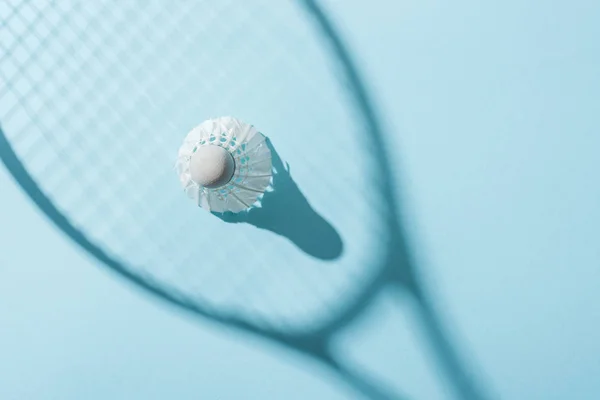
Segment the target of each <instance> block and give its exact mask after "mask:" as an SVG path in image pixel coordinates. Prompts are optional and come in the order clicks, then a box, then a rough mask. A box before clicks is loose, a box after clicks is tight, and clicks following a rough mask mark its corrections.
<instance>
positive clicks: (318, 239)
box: [213, 139, 344, 260]
mask: <svg viewBox="0 0 600 400" xmlns="http://www.w3.org/2000/svg"><path fill="white" fill-rule="evenodd" d="M266 143H267V146H268V147H269V150H270V151H271V158H272V162H273V169H274V172H273V183H272V185H271V186H272V189H273V190H271V191H268V192H266V193H265V194H264V196H263V198H262V200H261V206H260V207H254V208H251V209H250V210H249V211H245V212H241V213H232V212H225V213H213V214H214V215H215V216H216V217H218V218H220V219H221V220H223V221H225V222H227V223H248V224H250V225H254V226H256V227H257V228H260V229H266V230H269V231H271V232H273V233H276V234H278V235H281V236H284V237H286V238H287V239H289V240H290V241H291V242H293V243H294V244H295V245H296V246H298V248H299V249H301V250H302V251H304V252H305V253H307V254H309V255H311V256H313V257H316V258H319V259H322V260H334V259H336V258H338V257H339V256H340V255H341V254H342V251H343V247H344V245H343V242H342V238H341V236H340V234H339V233H338V232H337V230H336V229H335V228H334V227H333V226H332V225H331V224H330V223H329V222H328V221H327V220H325V218H323V217H322V216H321V215H319V214H318V213H317V212H316V211H315V210H314V209H313V208H312V206H311V205H310V203H309V202H308V200H307V199H306V197H305V196H304V194H303V193H302V191H301V190H300V188H299V187H298V185H297V184H296V182H295V181H294V180H293V179H292V176H291V174H290V167H289V165H288V164H286V165H285V166H284V164H283V162H282V161H281V157H280V156H279V154H278V153H277V151H276V150H275V147H274V146H273V143H272V142H271V141H270V140H269V139H267V141H266Z"/></svg>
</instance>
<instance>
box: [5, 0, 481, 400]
mask: <svg viewBox="0 0 600 400" xmlns="http://www.w3.org/2000/svg"><path fill="white" fill-rule="evenodd" d="M298 1H299V3H300V5H301V6H303V7H304V8H305V10H306V11H307V14H308V15H309V17H311V20H312V22H313V24H314V25H315V27H316V29H317V31H318V33H320V36H321V38H322V40H323V43H324V45H325V47H327V48H328V49H329V52H330V54H331V55H332V57H333V58H335V60H336V61H337V62H336V67H337V68H338V70H339V74H338V76H339V77H340V79H342V80H343V81H344V83H345V86H346V88H347V90H348V95H349V97H350V98H351V99H352V102H353V103H354V104H353V105H354V109H355V111H356V115H357V118H360V119H361V123H363V124H364V125H365V127H366V131H365V132H364V134H365V135H367V136H368V138H369V139H370V140H369V142H370V149H369V150H366V151H372V152H373V156H374V157H375V159H376V160H377V166H376V172H377V174H376V175H375V176H376V177H378V180H376V181H375V182H374V187H373V190H377V191H380V193H381V196H380V197H381V198H382V199H383V200H384V203H383V204H381V210H380V212H381V213H382V214H383V216H384V221H385V228H386V229H385V230H386V236H385V237H382V238H381V239H382V243H385V245H386V246H385V248H384V249H383V253H382V258H381V259H380V260H381V262H380V263H377V265H373V266H372V267H373V269H376V272H375V273H373V274H372V275H371V277H370V278H369V279H368V280H366V281H365V282H361V290H360V291H359V292H358V293H357V295H356V296H355V297H353V298H351V299H349V300H348V301H347V302H345V303H344V304H341V305H340V306H339V307H338V308H336V309H335V313H334V315H331V317H330V318H328V319H327V321H326V322H325V323H323V324H322V325H319V326H316V327H314V328H313V327H307V329H306V330H305V331H303V330H292V331H290V330H287V329H285V324H282V325H281V326H275V325H261V324H260V323H259V322H260V321H259V322H256V321H253V320H252V319H251V318H245V317H244V316H243V315H241V314H236V313H228V312H220V310H219V309H218V308H214V307H206V306H205V305H204V304H202V303H198V302H197V301H195V298H194V297H193V296H189V295H186V294H185V293H180V292H178V291H176V290H172V288H169V287H165V286H164V285H163V284H162V283H161V282H160V281H158V280H156V279H152V278H150V277H148V276H147V275H144V274H139V273H137V272H136V271H135V269H133V268H130V266H129V265H128V264H127V262H126V260H121V259H117V258H115V257H114V256H113V255H111V253H110V252H109V251H107V250H106V249H104V248H102V247H101V246H100V245H98V244H97V243H95V242H94V241H93V239H91V238H90V237H88V236H87V235H86V233H85V232H83V231H82V230H80V229H79V228H77V227H76V226H75V225H74V224H73V222H72V221H71V219H70V218H69V215H68V214H67V215H65V213H64V210H61V209H59V208H57V206H56V205H55V204H54V203H53V201H52V200H51V198H50V197H49V196H48V195H47V194H46V193H45V192H44V191H43V189H42V188H40V186H39V185H38V183H37V182H36V180H35V179H34V177H33V176H32V175H31V174H30V172H29V171H28V170H27V168H26V166H25V165H24V164H23V162H22V161H21V159H20V158H19V157H18V156H17V155H16V154H15V152H14V150H13V148H12V146H11V144H10V142H9V140H8V139H7V137H6V136H5V135H4V133H3V132H2V131H1V130H0V158H1V159H2V161H3V162H4V164H5V165H6V167H7V168H8V170H9V171H10V172H11V173H12V175H13V176H14V178H15V179H16V181H17V182H18V183H19V184H20V185H21V187H22V188H23V190H24V191H25V192H26V193H27V194H28V195H29V196H30V198H31V199H32V200H33V201H34V202H35V203H36V205H37V206H38V207H39V208H40V210H42V211H43V212H44V213H45V214H46V215H47V216H48V218H49V219H51V220H52V221H53V223H54V224H55V225H56V226H57V227H58V228H60V229H61V230H62V231H63V232H64V233H65V234H66V235H67V236H68V237H70V238H71V239H72V240H73V241H74V242H75V243H77V244H78V245H79V246H81V247H82V248H83V249H84V250H86V251H87V252H89V253H90V254H91V255H92V256H94V257H95V258H96V259H97V260H99V261H100V262H102V263H103V264H105V265H106V266H107V267H109V268H110V269H112V270H114V271H116V272H117V273H119V274H120V275H121V276H122V277H124V278H126V279H129V280H130V281H132V282H134V283H135V284H137V285H138V286H139V287H142V288H144V289H146V290H148V291H149V292H150V293H152V294H154V295H156V296H158V297H160V298H162V299H163V300H166V301H168V302H171V303H173V304H175V305H177V306H179V307H181V308H182V309H185V310H188V311H190V312H192V313H193V314H194V315H195V316H201V317H205V318H208V319H210V320H212V321H215V322H217V323H220V324H223V325H224V326H228V327H234V328H238V329H240V330H242V331H245V332H249V333H253V334H256V335H258V336H261V337H265V338H267V339H271V340H273V341H274V342H277V343H279V344H281V345H283V347H284V348H287V349H290V350H294V351H296V352H298V353H300V354H303V355H306V356H309V357H311V358H313V359H316V360H318V361H321V362H322V363H324V365H326V366H329V367H331V368H332V369H333V370H334V371H335V372H337V373H338V374H339V375H340V376H341V377H342V379H343V380H344V381H345V382H347V383H348V384H349V385H350V386H352V387H353V388H355V389H356V390H358V391H360V392H361V393H362V394H363V395H364V396H365V397H367V398H369V399H372V400H385V399H387V400H390V399H398V398H400V397H399V395H398V394H397V393H395V392H394V391H392V390H390V389H389V388H387V387H386V386H385V385H384V384H382V383H381V382H380V381H376V380H374V379H372V378H371V377H370V376H369V375H368V374H365V373H364V372H363V371H357V370H355V369H351V368H349V367H348V366H346V365H345V363H344V362H343V361H342V360H340V357H339V356H340V354H335V351H334V348H333V347H334V346H332V343H333V342H334V341H335V338H336V336H337V335H338V333H339V332H341V331H342V330H343V329H344V328H346V327H347V326H349V325H351V324H352V322H354V321H356V320H357V319H358V318H359V317H360V316H361V315H362V314H363V312H364V311H365V310H367V309H368V308H369V306H370V305H371V304H372V303H373V302H374V300H375V298H376V297H377V294H378V293H380V292H381V290H382V288H384V287H387V286H393V287H395V288H396V289H398V291H402V292H405V293H408V294H410V295H411V296H412V297H413V298H414V299H415V300H416V303H417V304H418V306H419V309H420V313H419V315H420V316H421V320H422V323H423V327H424V332H425V333H426V335H427V337H428V339H429V342H430V344H431V348H432V349H433V353H434V355H435V356H437V360H438V365H439V367H440V370H441V371H442V372H444V375H445V376H446V377H447V378H448V382H449V384H450V386H451V387H452V388H454V395H455V398H458V399H465V400H483V399H487V398H488V396H487V394H486V391H485V390H484V389H483V387H482V384H481V383H480V382H478V381H477V380H476V378H475V375H474V374H473V368H472V367H470V366H469V365H468V364H467V363H466V362H465V359H464V358H465V357H464V356H463V355H461V354H459V352H458V351H457V350H456V347H455V346H454V345H453V344H452V343H451V341H450V339H449V335H448V333H447V331H446V330H445V328H444V326H443V324H442V323H441V321H442V318H440V316H439V314H438V310H437V309H436V307H435V306H434V305H433V302H432V301H431V298H430V296H429V295H428V294H427V293H426V291H425V286H424V285H423V283H422V282H421V281H420V277H419V273H418V272H419V270H418V268H417V264H416V262H415V259H414V257H413V255H412V252H411V251H410V248H409V246H408V238H407V236H406V233H405V231H404V225H403V223H402V216H401V209H402V204H401V203H400V201H399V199H398V198H397V195H396V193H397V187H396V185H397V181H396V180H395V179H394V178H393V176H392V175H393V174H392V172H391V168H390V160H389V159H388V154H387V152H386V147H385V145H384V143H383V137H384V134H383V129H382V128H381V125H380V119H379V116H378V115H377V113H376V111H375V109H374V107H373V105H372V102H371V99H370V96H369V94H368V92H367V90H366V88H365V86H364V83H363V81H362V79H361V77H360V75H359V73H358V70H357V68H356V67H355V65H354V62H353V60H352V57H351V55H350V52H349V51H348V49H347V48H346V46H345V44H344V43H343V42H342V40H341V39H340V37H339V36H338V35H337V33H336V32H335V30H334V27H333V25H332V23H331V21H330V20H329V19H328V17H327V16H326V15H325V13H324V12H323V11H322V9H321V8H320V7H319V6H318V5H317V4H316V3H315V1H314V0H298ZM272 150H274V149H272ZM273 155H274V166H275V169H276V170H277V171H276V174H275V177H274V179H275V180H276V181H274V186H275V185H279V186H280V187H279V189H278V188H275V189H277V191H278V192H279V193H278V192H277V191H276V192H274V193H271V194H272V196H271V195H269V196H265V198H264V202H265V204H264V210H256V212H255V213H254V214H253V215H252V216H250V213H249V214H248V216H247V218H248V219H247V220H246V222H248V223H251V224H253V225H255V226H257V227H259V228H262V229H268V230H270V231H272V232H275V233H277V234H279V235H282V236H285V237H286V238H288V239H289V240H291V241H292V242H294V243H295V245H296V246H298V247H299V248H301V249H302V250H303V251H305V252H306V253H308V254H311V255H312V256H314V257H317V258H321V259H325V260H327V259H335V258H336V257H339V256H340V255H341V253H342V250H343V244H342V241H341V238H340V235H339V234H338V233H337V232H336V230H335V229H334V228H333V227H332V226H331V225H330V224H329V223H328V222H327V221H325V220H324V219H323V218H322V217H321V216H319V215H318V214H317V213H316V212H315V211H314V210H313V209H312V207H311V206H310V204H309V202H308V201H307V199H306V198H305V197H304V195H303V194H302V193H301V191H300V190H299V188H298V186H297V185H296V184H295V182H294V181H293V179H292V178H291V175H290V174H289V171H288V170H286V169H285V168H284V166H283V163H282V162H281V161H280V160H279V158H278V156H277V153H276V152H275V151H273ZM288 201H290V202H294V203H293V204H294V207H297V209H298V210H296V212H299V215H304V216H305V217H306V218H307V221H305V222H304V223H302V224H301V223H297V222H295V223H291V222H289V221H290V220H289V219H288V222H285V221H286V220H285V218H295V217H293V216H292V215H288V216H287V217H286V215H284V214H283V213H282V212H281V211H278V210H277V209H278V207H282V206H283V204H286V202H288ZM267 202H269V203H270V204H267ZM289 207H290V204H289V203H287V204H286V206H285V208H286V209H289ZM270 208H273V210H271V211H267V210H268V209H270ZM269 213H272V214H269ZM281 219H283V220H281ZM309 233H310V234H311V235H315V237H317V238H319V237H320V241H315V240H314V239H313V238H312V237H309V235H308V234H309ZM322 242H324V243H325V244H322ZM368 267H371V266H368ZM342 356H343V355H342ZM341 358H343V357H341Z"/></svg>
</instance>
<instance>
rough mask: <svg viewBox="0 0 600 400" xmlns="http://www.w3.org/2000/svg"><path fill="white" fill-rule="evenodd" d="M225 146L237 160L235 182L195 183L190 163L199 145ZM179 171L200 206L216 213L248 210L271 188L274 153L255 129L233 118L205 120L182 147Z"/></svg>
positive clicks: (187, 189)
mask: <svg viewBox="0 0 600 400" xmlns="http://www.w3.org/2000/svg"><path fill="white" fill-rule="evenodd" d="M211 145H216V146H221V147H222V148H224V149H226V150H227V151H229V153H230V154H231V155H232V157H233V159H234V161H235V168H234V172H233V175H232V177H231V180H229V182H227V183H226V184H224V185H223V186H221V187H218V188H208V187H204V186H201V185H199V184H198V183H196V182H194V181H193V180H192V177H191V174H190V160H191V159H192V155H193V154H194V153H195V152H196V151H197V149H198V148H199V146H211ZM176 169H177V173H178V175H179V180H180V182H181V185H182V187H183V189H184V191H185V193H186V194H187V196H188V197H189V198H191V199H192V200H193V201H194V202H195V203H196V204H197V205H198V206H200V207H202V208H204V209H206V210H208V211H214V212H220V213H222V212H227V211H230V212H234V213H238V212H240V211H244V210H247V209H248V208H251V207H253V206H255V205H257V204H258V203H259V201H260V199H261V198H262V196H263V194H264V192H265V191H266V190H267V189H268V188H269V186H270V185H271V178H272V164H271V151H270V150H269V147H268V146H267V144H266V138H265V136H263V135H262V134H261V133H260V132H258V131H257V130H256V128H254V126H252V125H249V124H247V123H245V122H242V121H240V120H238V119H236V118H233V117H221V118H215V119H209V120H207V121H204V122H203V123H201V124H200V125H198V126H197V127H195V128H194V129H192V130H191V131H190V132H189V133H188V134H187V136H186V137H185V139H184V141H183V144H182V146H181V147H180V148H179V153H178V156H177V162H176Z"/></svg>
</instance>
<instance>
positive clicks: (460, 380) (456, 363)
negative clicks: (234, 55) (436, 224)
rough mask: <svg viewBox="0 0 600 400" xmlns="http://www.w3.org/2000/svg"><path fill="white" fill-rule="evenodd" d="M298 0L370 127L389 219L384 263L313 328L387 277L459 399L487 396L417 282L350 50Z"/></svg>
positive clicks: (348, 315)
mask: <svg viewBox="0 0 600 400" xmlns="http://www.w3.org/2000/svg"><path fill="white" fill-rule="evenodd" d="M299 2H300V3H301V4H303V5H304V7H305V8H306V10H307V11H308V13H309V14H310V15H311V16H312V17H313V19H314V20H315V22H316V25H317V27H318V28H319V30H320V31H321V34H322V36H323V39H324V41H325V42H326V43H327V44H328V45H329V48H330V50H331V51H332V52H333V53H334V54H335V56H336V57H337V59H338V60H339V65H340V67H341V68H342V69H343V72H344V73H343V74H342V75H343V76H345V77H346V78H347V79H348V81H349V90H351V91H352V92H353V96H352V97H353V98H354V100H355V101H356V106H357V108H359V109H360V110H361V111H362V114H363V115H364V118H365V122H366V124H367V126H368V127H369V129H370V132H369V133H370V138H371V140H372V144H373V147H374V150H373V151H374V152H376V153H377V157H378V160H379V164H378V165H379V173H380V175H379V176H380V177H382V179H381V182H379V190H381V192H382V195H383V197H384V199H385V200H386V202H387V204H388V207H387V209H386V211H388V212H389V218H388V219H387V221H388V224H389V225H388V232H390V238H389V240H390V242H389V245H388V256H387V263H386V265H385V268H384V269H383V272H382V274H381V275H379V276H376V277H375V278H374V279H373V281H372V282H371V283H370V285H369V288H368V289H367V290H366V291H365V292H364V293H363V295H362V296H361V297H360V298H356V299H355V301H354V302H353V303H352V304H348V305H347V309H346V312H342V313H341V315H342V318H340V319H338V320H337V321H335V322H333V323H332V324H330V325H328V326H327V327H326V330H323V331H322V332H320V333H319V334H321V335H327V334H331V333H333V332H334V331H336V330H337V329H340V328H341V327H343V326H344V325H346V324H348V323H349V322H350V320H352V319H353V318H354V316H355V315H356V314H357V313H360V312H361V311H362V310H364V309H365V308H366V307H368V306H369V304H370V303H371V302H372V301H373V299H374V297H375V296H374V293H373V292H374V291H377V287H378V285H379V284H380V283H381V281H382V280H383V281H387V280H391V281H392V282H396V284H397V287H399V288H400V289H402V290H406V291H407V292H409V293H410V294H412V296H413V297H414V298H415V299H416V300H417V302H418V304H419V306H420V311H421V312H420V316H421V319H422V322H423V325H424V327H425V331H426V333H427V335H428V338H429V341H430V343H431V345H432V347H433V349H434V352H435V355H436V356H437V359H438V363H439V365H440V367H441V369H442V370H443V371H444V372H445V374H446V376H447V377H448V379H449V381H450V384H451V385H452V387H453V388H454V391H455V395H456V396H457V398H459V399H465V400H484V399H487V398H488V395H487V394H486V393H485V391H484V390H483V388H482V387H481V384H480V383H479V382H475V379H474V378H473V377H472V376H471V373H470V372H469V371H470V370H469V369H468V368H467V366H466V364H465V362H464V361H463V360H462V358H461V357H460V356H459V354H458V352H457V351H456V349H455V347H454V346H453V345H452V344H451V342H450V339H449V335H448V334H447V333H446V332H445V329H444V328H443V325H442V323H441V321H440V318H439V316H438V314H437V311H436V310H435V308H434V307H433V306H432V304H431V301H430V299H429V297H428V296H427V295H426V294H425V293H424V288H423V286H422V285H421V284H420V282H419V281H418V276H417V271H416V265H415V262H414V259H413V256H412V254H411V252H410V250H409V248H408V241H407V238H406V234H405V232H404V230H403V224H402V218H401V215H400V208H401V204H400V202H399V200H398V199H397V196H396V195H395V192H394V189H393V187H392V185H391V183H390V182H396V181H395V180H394V179H393V178H392V171H391V168H390V165H391V163H390V160H389V156H388V154H387V152H386V150H385V146H384V143H383V133H382V132H383V131H382V129H381V125H380V123H379V117H378V115H377V113H376V112H375V109H374V108H373V106H372V104H373V103H372V101H371V99H370V96H369V94H368V91H367V89H366V87H365V85H364V83H363V80H362V79H361V77H360V74H359V72H358V69H357V68H356V67H355V63H354V62H353V60H352V57H351V55H350V52H349V50H348V49H347V47H346V45H345V44H344V43H343V42H342V40H341V38H340V37H339V36H338V35H337V33H336V30H335V29H334V27H333V24H332V22H331V21H330V20H329V18H328V17H327V16H326V15H325V13H324V12H323V10H322V9H321V7H320V6H319V5H318V4H317V2H316V1H315V0H299Z"/></svg>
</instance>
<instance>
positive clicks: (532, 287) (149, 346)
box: [0, 0, 600, 400]
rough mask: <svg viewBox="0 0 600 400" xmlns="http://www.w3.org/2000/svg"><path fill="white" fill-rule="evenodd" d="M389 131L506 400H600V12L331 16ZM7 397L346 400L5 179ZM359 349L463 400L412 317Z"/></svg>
mask: <svg viewBox="0 0 600 400" xmlns="http://www.w3.org/2000/svg"><path fill="white" fill-rule="evenodd" d="M325 5H326V7H327V9H328V10H329V13H330V15H331V16H332V17H333V19H334V20H335V21H336V22H337V23H338V25H339V26H340V27H341V31H342V33H343V36H344V37H345V38H346V40H347V41H348V43H349V45H350V47H351V48H352V49H353V51H354V55H355V57H356V58H357V59H358V61H359V66H360V67H361V68H362V70H363V72H364V75H365V77H366V81H367V82H368V83H369V85H370V88H371V89H372V91H373V93H374V95H375V99H376V104H377V106H378V108H379V111H380V114H381V115H383V116H384V118H385V124H386V126H387V127H388V128H389V130H390V133H389V135H388V141H389V144H390V146H392V147H393V148H394V150H395V155H396V156H397V157H396V158H395V161H396V165H395V169H396V172H397V173H398V174H399V175H400V176H401V177H402V178H403V180H404V184H403V185H402V187H401V188H400V187H398V188H399V190H400V189H402V196H403V197H404V198H406V199H407V200H408V211H407V213H408V217H409V219H410V222H411V224H410V233H411V238H412V241H413V244H414V246H415V249H416V251H417V253H418V255H419V258H420V260H421V261H422V263H421V264H422V265H423V269H422V271H421V272H422V274H423V278H424V280H425V283H426V285H427V287H428V289H429V290H430V292H431V293H432V294H433V298H434V301H435V303H436V305H437V306H438V308H439V309H440V310H441V312H442V314H443V317H444V321H445V322H446V323H447V324H448V325H449V327H450V328H451V329H450V334H451V336H452V339H453V341H454V342H455V343H456V345H457V347H458V350H459V352H460V353H461V354H462V355H463V357H464V358H465V359H466V360H467V361H468V363H469V365H471V366H472V368H473V369H474V372H473V373H474V376H476V378H477V380H478V382H479V383H480V385H481V386H483V387H484V388H485V389H486V391H487V392H488V393H489V395H490V397H491V398H503V399H596V398H598V397H600V380H599V379H598V378H597V377H598V376H600V344H599V343H598V340H597V338H598V337H599V336H600V306H599V305H598V304H599V301H600V298H599V297H598V289H597V288H598V283H599V282H600V268H599V266H600V246H598V239H597V238H598V235H599V233H600V228H599V226H600V188H599V185H598V179H597V176H596V175H597V171H598V170H600V157H599V156H598V152H599V149H600V135H599V133H598V131H599V128H600V112H599V106H598V105H599V95H598V93H599V92H600V74H599V73H598V71H599V70H600V68H599V67H600V44H599V42H598V40H597V38H598V37H600V24H599V23H598V22H599V21H600V4H598V3H597V2H593V1H582V0H578V1H574V2H569V3H567V2H559V1H547V2H542V1H507V2H494V3H481V2H476V1H459V2H453V3H447V2H439V1H437V2H436V1H425V2H416V1H403V2H397V3H396V2H394V3H392V2H389V1H384V0H373V1H370V2H368V4H366V3H364V2H358V1H353V2H348V1H340V0H338V1H329V2H327V3H325ZM0 188H1V189H0V193H1V197H0V199H1V200H0V202H1V204H2V208H1V210H0V221H1V223H0V242H1V243H3V245H2V247H1V251H0V398H1V399H11V400H12V399H81V398H86V399H106V398H111V399H132V398H140V399H164V398H177V399H192V398H194V399H198V398H200V399H241V398H251V399H271V398H273V399H279V398H286V399H308V398H322V399H347V398H354V397H355V396H356V395H355V394H354V392H352V391H351V390H350V389H348V388H347V387H346V385H344V384H343V383H342V382H341V381H339V380H338V379H337V378H336V377H335V375H333V374H332V373H331V372H329V371H328V370H327V369H325V368H324V367H322V366H320V365H318V364H316V363H314V362H313V361H311V360H308V359H305V358H302V357H300V356H298V355H296V354H293V353H290V352H288V351H285V350H283V349H280V348H278V347H276V346H274V345H272V344H269V343H266V342H264V341H261V340H259V339H257V338H254V337H248V336H245V335H242V334H239V333H237V332H233V331H229V330H226V329H223V328H219V327H216V326H214V325H212V324H210V323H207V322H204V321H202V320H198V319H197V318H194V317H191V316H189V315H187V314H184V313H181V312H179V311H178V310H176V309H175V308H173V307H170V306H167V305H165V304H163V303H162V302H160V301H159V300H157V299H154V298H152V297H150V296H148V295H146V294H145V293H142V292H140V291H139V290H137V289H135V288H134V287H133V286H132V285H131V284H128V283H126V282H123V281H122V280H121V279H120V278H118V277H116V276H115V275H114V274H112V273H110V272H108V271H106V270H104V269H102V268H98V267H97V265H96V264H95V262H93V261H92V260H90V259H89V257H88V256H87V255H86V254H84V253H83V252H81V251H80V250H79V249H77V248H75V247H74V246H73V245H72V244H71V243H69V242H68V241H67V240H66V239H65V238H64V237H62V236H61V235H60V234H57V232H56V231H55V230H54V228H53V227H52V226H50V225H49V223H48V222H47V221H46V219H45V217H44V216H43V215H41V214H40V213H39V212H38V211H37V210H36V209H35V208H34V207H33V205H32V204H31V203H30V201H29V200H28V199H27V198H26V197H25V196H24V195H23V194H22V193H21V192H20V191H19V189H18V188H17V187H15V186H14V184H13V182H12V180H11V178H10V177H9V175H8V173H7V172H6V171H5V170H1V172H0ZM396 300H397V299H395V298H392V297H391V296H389V297H387V296H382V297H381V299H380V301H378V302H377V304H376V306H374V307H373V308H372V309H371V310H370V311H369V312H368V315H366V316H365V318H363V319H362V320H361V321H360V322H359V323H358V324H357V325H356V326H355V327H354V328H353V329H352V330H350V331H347V332H346V333H345V335H344V337H343V340H342V342H341V344H340V348H341V349H342V350H343V351H344V352H345V353H346V354H347V355H348V358H350V359H354V360H356V361H357V363H358V364H361V365H363V366H364V368H366V369H368V370H370V371H372V372H373V374H374V375H381V376H383V377H384V378H385V379H386V380H387V381H389V382H390V383H392V384H393V386H395V387H397V388H398V390H399V391H401V392H402V393H404V394H405V395H406V396H407V398H410V399H445V398H450V397H449V396H450V395H449V393H450V390H449V385H448V382H446V381H445V380H444V378H443V376H442V374H441V373H440V372H439V371H438V368H437V364H436V362H435V357H433V355H432V354H431V351H430V350H429V348H428V346H427V341H426V340H425V339H424V338H423V335H422V332H421V331H420V326H419V324H418V319H417V318H416V316H415V312H414V310H413V307H412V304H411V302H410V301H409V300H408V299H400V304H401V306H400V307H397V303H398V302H397V301H396Z"/></svg>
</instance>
